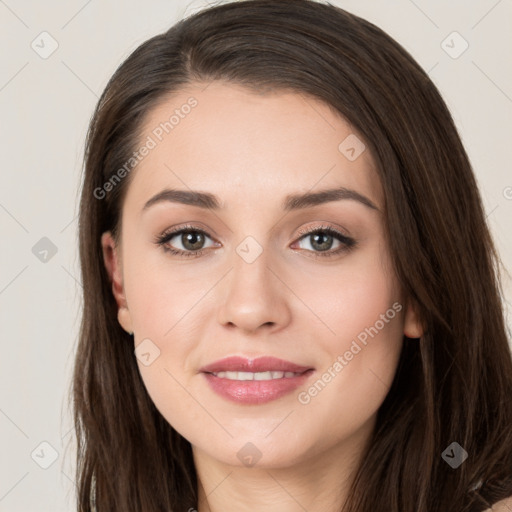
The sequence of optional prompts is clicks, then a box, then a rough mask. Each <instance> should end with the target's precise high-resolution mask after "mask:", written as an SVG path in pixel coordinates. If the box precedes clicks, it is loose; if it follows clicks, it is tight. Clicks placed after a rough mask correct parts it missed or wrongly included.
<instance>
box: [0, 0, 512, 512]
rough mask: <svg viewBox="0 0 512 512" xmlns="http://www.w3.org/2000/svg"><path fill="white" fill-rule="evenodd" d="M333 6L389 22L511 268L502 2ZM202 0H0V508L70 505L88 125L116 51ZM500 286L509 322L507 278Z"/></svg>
mask: <svg viewBox="0 0 512 512" xmlns="http://www.w3.org/2000/svg"><path fill="white" fill-rule="evenodd" d="M331 3H334V4H336V5H339V6H340V7H342V8H345V9H347V10H348V11H351V12H353V13H355V14H357V15H360V16H362V17H364V18H366V19H368V20H370V21H372V22H373V23H375V24H377V25H378V26H380V27H381V28H383V29H384V30H385V31H387V32H388V33H389V34H390V35H391V36H393V37H394V38H395V39H397V40H398V41H399V42H400V43H401V44H402V45H403V46H404V47H405V48H406V49H407V50H409V52H411V54H412V55H413V56H414V57H415V58H416V59H417V61H418V62H419V63H420V65H421V66H422V67H423V68H424V69H425V70H427V71H428V73H429V74H430V76H431V78H432V80H433V81H434V82H435V83H436V85H437V86H438V87H439V89H440V91H441V93H442V95H443V97H444V98H445V100H446V102H447V103H448V106H449V108H450V110H451V112H452V114H453V116H454V119H455V121H456V123H457V126H458V128H459V130H460V134H461V136H462V139H463V141H464V144H465V146H466V148H467V150H468V153H469V156H470V158H471V161H472V163H473V166H474V169H475V172H476V175H477V179H478V181H479V184H480V188H481V192H482V196H483V200H484V204H485V208H486V211H487V214H488V220H489V224H490V226H491V229H492V231H493V234H494V237H495V240H496V243H497V246H498V249H499V251H500V253H501V256H502V259H503V262H504V264H505V266H506V267H507V268H508V269H509V270H510V269H511V268H512V237H511V236H510V227H511V222H510V219H511V214H512V173H511V172H510V160H511V151H510V147H511V144H512V136H511V135H512V122H511V119H512V116H511V114H512V99H511V97H512V61H511V59H510V48H512V44H511V43H512V41H511V40H512V1H511V0H500V1H497V0H480V1H468V0H456V1H450V2H445V1H443V0H435V1H433V0H432V1H427V0H415V1H412V0H390V1H386V2H384V1H378V0H359V1H357V0H337V1H336V0H332V2H331ZM205 5H207V2H206V1H194V2H192V3H190V2H189V1H188V2H187V1H172V2H171V1H169V0H165V1H164V0H150V1H146V2H142V1H138V2H137V1H135V0H128V1H124V2H121V1H120V0H110V1H100V0H90V1H86V0H71V1H68V2H64V1H61V2H59V1H57V0H48V1H45V2H36V1H34V0H26V1H20V0H5V1H4V0H0V41H1V46H2V66H1V68H0V112H1V114H0V115H1V127H0V130H1V132H0V141H1V171H0V172H1V174H0V226H1V237H2V245H1V247H2V250H1V251H0V329H1V338H0V339H1V348H2V350H1V353H0V378H1V387H0V447H1V457H0V512H1V511H9V512H22V511H23V512H30V511H37V512H45V511H48V512H50V511H51V512H59V511H71V510H74V508H73V504H74V492H75V485H74V482H73V471H74V455H75V454H74V447H75V445H74V441H73V433H72V430H71V428H72V423H71V417H70V415H69V412H68V410H67V409H66V399H67V393H68V390H69V387H70V378H71V370H72V363H73V355H74V350H75V345H76V336H77V331H78V326H79V305H80V294H81V285H80V282H79V276H80V273H79V267H78V257H77V219H76V215H77V211H78V209H77V201H78V190H79V182H80V172H81V162H82V151H83V145H84V138H85V133H86V129H87V124H88V121H89V119H90V116H91V114H92V111H93V108H94V106H95V104H96V101H97V99H98V97H99V95H100V94H101V91H102V90H103V88H104V86H105V85H106V83H107V80H108V79H109V77H110V76H111V75H112V73H113V72H114V71H115V69H116V68H117V66H118V65H119V64H120V63H121V62H122V60H123V59H124V58H125V57H127V56H128V55H129V53H131V52H132V51H133V50H134V49H135V48H136V47H137V46H138V45H139V44H140V43H142V42H143V41H144V40H146V39H147V38H149V37H151V36H152V35H155V34H157V33H159V32H162V31H164V30H165V29H167V28H168V27H169V26H171V25H172V24H173V23H174V22H175V21H177V20H178V19H180V18H181V17H182V16H183V15H185V13H187V14H188V13H191V12H195V11H196V10H198V9H200V8H201V7H203V6H205ZM43 31H47V32H49V33H50V34H51V36H52V37H53V38H54V39H55V40H56V41H57V43H58V48H57V50H56V51H55V52H54V53H53V54H52V55H50V56H49V57H48V58H47V59H43V58H41V57H40V55H39V54H38V53H36V51H34V50H33V49H32V47H31V44H32V42H33V41H35V43H34V44H39V47H40V51H42V50H43V46H44V48H45V49H46V50H47V49H48V48H49V40H48V39H46V40H45V41H44V42H43V43H41V37H42V36H41V37H39V35H40V34H41V32H43ZM453 31H457V32H458V33H459V34H460V35H461V36H462V37H463V38H464V40H466V41H467V42H468V44H469V48H468V49H467V50H466V51H465V52H464V53H463V54H462V55H460V56H459V57H458V58H452V56H450V55H448V53H447V52H446V51H445V49H443V46H444V47H445V48H446V45H449V46H451V47H452V49H451V50H449V51H451V52H452V54H453V53H454V52H455V53H458V51H459V50H460V49H461V48H462V46H461V44H463V41H462V40H461V39H457V38H455V39H453V37H452V38H448V40H446V38H447V36H449V35H450V34H451V33H452V32H453ZM44 37H46V36H44ZM444 40H446V42H445V43H444V45H443V46H442V42H443V41H444ZM452 41H453V42H452ZM446 49H448V48H446ZM43 237H47V238H48V239H50V240H51V242H52V243H53V244H54V245H55V246H56V248H57V252H56V254H55V255H53V256H51V253H48V255H46V258H47V261H46V262H44V261H41V260H40V258H44V253H40V252H39V256H38V257H37V253H38V250H35V252H36V254H34V253H33V250H32V249H33V247H34V246H35V245H36V244H37V243H38V242H39V241H40V239H41V238H43ZM40 243H44V242H40ZM38 247H39V246H36V249H37V248H38ZM504 287H505V292H506V298H507V301H506V303H507V308H508V311H509V322H508V323H509V325H510V309H511V308H510V299H511V297H512V286H511V280H510V278H506V279H505V281H504ZM43 442H46V443H49V445H51V447H50V446H49V445H46V444H43V445H41V443H43ZM52 456H53V457H56V459H55V461H54V462H53V463H52V464H51V465H50V466H49V467H48V468H47V469H43V467H41V466H45V465H48V464H50V463H51V462H52Z"/></svg>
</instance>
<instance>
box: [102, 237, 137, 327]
mask: <svg viewBox="0 0 512 512" xmlns="http://www.w3.org/2000/svg"><path fill="white" fill-rule="evenodd" d="M101 247H102V250H103V261H104V264H105V268H106V269H107V274H108V276H109V280H110V282H111V283H112V294H113V295H114V298H115V300H116V303H117V307H118V311H117V319H118V321H119V323H120V324H121V327H122V328H123V329H124V330H125V331H126V332H128V333H129V334H133V329H132V321H131V316H130V312H129V310H128V305H127V303H126V296H125V292H124V284H123V274H122V267H121V259H120V254H119V251H118V248H117V244H116V242H115V240H114V238H113V236H112V233H111V232H110V231H106V232H105V233H103V234H102V235H101Z"/></svg>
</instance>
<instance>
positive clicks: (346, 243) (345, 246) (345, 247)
mask: <svg viewBox="0 0 512 512" xmlns="http://www.w3.org/2000/svg"><path fill="white" fill-rule="evenodd" d="M190 232H193V233H200V234H203V235H205V236H207V237H208V238H211V237H210V236H209V235H208V233H207V232H206V231H203V230H202V229H198V228H195V227H194V226H191V225H186V226H182V227H180V228H178V229H175V230H173V231H168V232H164V233H162V234H161V235H158V236H157V237H156V239H155V243H156V244H157V245H159V246H161V247H162V248H163V249H164V251H165V252H168V253H170V254H172V255H174V256H185V257H197V256H200V255H201V254H202V253H203V252H205V251H206V249H199V250H197V251H182V250H181V249H174V248H172V247H169V246H167V245H166V244H167V243H168V242H169V240H171V239H172V238H174V237H175V236H177V235H181V234H183V233H190ZM317 233H325V234H327V235H331V236H333V237H334V238H336V239H338V240H339V241H340V242H341V243H342V245H341V247H339V248H338V249H336V250H334V251H325V252H322V251H320V252H318V251H313V253H314V254H315V256H314V257H319V258H329V257H333V256H336V255H338V254H340V253H343V252H349V251H350V250H352V249H354V247H356V245H357V242H356V241H355V240H354V239H353V238H350V237H348V236H346V235H344V234H343V233H340V232H339V231H337V230H336V229H334V228H332V227H330V226H320V227H314V228H306V229H302V230H299V235H300V237H299V238H298V239H297V241H299V240H301V239H302V238H305V237H307V236H308V235H312V234H317ZM309 252H311V251H309Z"/></svg>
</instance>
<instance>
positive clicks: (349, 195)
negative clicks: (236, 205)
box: [142, 187, 379, 212]
mask: <svg viewBox="0 0 512 512" xmlns="http://www.w3.org/2000/svg"><path fill="white" fill-rule="evenodd" d="M343 199H348V200H353V201H358V202H359V203H361V204H363V205H364V206H366V207H368V208H370V209H372V210H377V211H379V209H378V208H377V206H376V205H375V204H374V203H373V202H372V201H371V200H370V199H368V198H367V197H366V196H364V195H362V194H360V193H359V192H356V191H355V190H352V189H348V188H345V187H338V188H331V189H325V190H321V191H319V192H305V193H300V194H290V195H287V196H286V197H285V198H284V200H283V203H282V208H283V210H285V211H287V212H289V211H294V210H301V209H304V208H309V207H312V206H318V205H320V204H324V203H329V202H331V201H340V200H343ZM162 202H171V203H179V204H186V205H191V206H197V207H199V208H205V209H211V210H215V211H218V210H221V209H223V208H224V206H223V205H222V204H221V202H220V201H219V198H218V197H217V196H215V195H213V194H210V193H209V192H199V191H194V190H177V189H164V190H162V191H161V192H159V193H158V194H156V195H154V196H153V197H152V198H151V199H149V200H148V201H147V202H146V204H145V205H144V207H143V208H142V212H144V211H146V210H147V209H148V208H150V207H151V206H153V205H155V204H158V203H162Z"/></svg>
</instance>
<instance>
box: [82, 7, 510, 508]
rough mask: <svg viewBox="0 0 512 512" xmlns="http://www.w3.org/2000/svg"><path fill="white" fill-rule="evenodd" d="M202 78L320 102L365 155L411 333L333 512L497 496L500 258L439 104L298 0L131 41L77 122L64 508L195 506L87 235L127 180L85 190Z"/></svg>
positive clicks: (389, 44) (419, 75) (404, 71)
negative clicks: (79, 284) (79, 156)
mask: <svg viewBox="0 0 512 512" xmlns="http://www.w3.org/2000/svg"><path fill="white" fill-rule="evenodd" d="M212 80H224V81H227V82H230V83H233V84H239V85H243V86H246V87H247V88H249V89H251V90H253V91H259V92H260V93H261V91H264V90H270V89H274V90H289V91H294V92H297V93H300V94H303V95H311V96H312V97H315V98H317V99H320V100H322V101H324V102H325V103H326V104H328V105H330V106H331V107H332V108H333V109H334V110H335V111H337V112H338V113H339V114H341V115H342V116H343V117H344V118H345V119H347V120H348V121H349V122H350V123H351V124H352V125H353V126H354V127H355V128H356V129H357V130H358V132H359V133H360V134H362V136H363V137H364V140H365V143H366V144H367V146H368V148H369V149H370V151H371V152H372V154H373V156H374V158H375V161H376V162H377V164H378V172H379V174H380V179H381V182H382V186H383V189H384V194H385V201H386V210H385V219H386V230H387V236H388V240H389V244H390V251H391V254H392V261H393V264H394V267H395V269H396V273H397V275H398V278H399V280H400V283H401V286H402V287H403V290H404V291H405V292H406V295H407V296H408V297H410V298H411V300H414V301H415V303H416V304H417V307H418V312H419V315H420V317H421V318H422V320H423V321H424V325H425V327H426V332H425V334H424V336H422V337H421V339H419V340H418V339H414V340H413V339H409V338H406V337H404V345H403V351H402V354H401V358H400V361H399V366H398V369H397V372H396V375H395V379H394V381H393V384H392V387H391V389H390V391H389V394H388V395H387V397H386V399H385V401H384V403H383V404H382V406H381V407H380V409H379V411H378V417H377V424H376V428H375V432H374V435H373V437H372V439H371V443H370V444H369V447H368V450H367V453H365V455H364V456H363V457H362V463H361V466H360V467H359V468H358V471H357V473H356V475H355V479H354V482H353V485H352V487H351V490H350V493H349V496H348V499H347V502H346V504H345V507H344V508H343V512H375V511H386V512H446V511H447V510H453V511H456V512H480V511H482V510H484V509H486V508H488V507H489V506H490V505H492V504H494V503H495V502H497V501H499V500H501V499H503V498H505V497H508V496H510V495H512V357H511V352H510V347H509V345H508V340H507V335H506V330H505V321H504V312H503V306H502V296H503V292H502V288H501V284H500V270H501V267H500V265H501V264H500V260H499V257H498V255H497V252H496V249H495V246H494V245H493V241H492V238H491V236H490V232H489V229H488V226H487V225H486V220H485V214H484V210H483V207H482V202H481V199H480V195H479V192H478V189H477V184H476V182H475V178H474V175H473V171H472V167H471V164H470V162H469V159H468V156H467V153H466V151H465V149H464V147H463V145H462V143H461V140H460V137H459V135H458V133H457V130H456V127H455V125H454V122H453V120H452V117H451V115H450V113H449V111H448V108H447V106H446V104H445V103H444V101H443V100H442V98H441V96H440V94H439V92H438V90H437V89H436V87H435V86H434V84H433V83H432V81H431V80H430V79H429V77H428V75H427V74H426V73H425V72H424V71H423V69H422V68H421V67H420V66H419V65H418V64H417V63H416V62H415V60H414V59H413V58H412V57H411V56H410V55H409V54H408V53H407V52H406V51H405V50H404V48H402V46H400V45H399V44H398V43H397V42H396V41H394V40H393V39H392V38H391V37H389V36H388V35H387V34H386V33H385V32H383V31H382V30H381V29H379V28H378V27H376V26H375V25H373V24H371V23H369V22H368V21H366V20H364V19H361V18H359V17H357V16H354V15H353V14H350V13H348V12H346V11H344V10H342V9H340V8H338V7H335V6H333V5H330V4H323V3H317V2H314V1H312V0H288V1H275V0H245V1H237V2H232V3H227V4H221V5H218V6H215V7H213V8H209V9H207V10H204V11H201V12H199V13H197V14H195V15H193V16H190V17H188V18H185V19H183V20H181V21H179V22H178V23H177V24H175V25H174V26H172V27H171V28H170V29H169V30H168V31H167V32H165V33H163V34H161V35H158V36H156V37H153V38H151V39H149V40H148V41H146V42H144V43H143V44H142V45H140V46H139V47H138V48H137V49H136V50H135V51H134V52H133V53H132V54H131V55H130V56H129V57H128V58H127V59H126V60H125V61H124V62H123V63H122V65H121V66H120V67H119V68H118V69H117V71H116V72H115V74H114V75H113V77H112V78H111V79H110V81H109V83H108V84H107V86H106V88H105V91H104V92H103V94H102V96H101V98H100V100H99V102H98V105H97V107H96V110H95V112H94V115H93V117H92V120H91V123H90V127H89V132H88V136H87V141H86V152H85V173H84V180H83V189H82V195H81V202H80V217H79V218H80V221H79V245H80V261H81V270H82V280H83V289H84V295H83V317H82V324H81V330H80V338H79V343H78V348H77V352H76V361H75V369H74V380H73V392H72V398H73V400H74V403H73V406H74V420H75V428H76V438H77V446H78V451H77V485H78V497H77V501H78V510H79V511H89V510H91V506H90V496H91V494H93V495H95V499H96V506H97V508H98V512H109V511H120V510H122V511H143V512H157V511H159V512H161V511H163V510H165V511H181V510H184V511H185V510H188V509H190V508H197V496H198V494H197V485H198V482H197V476H196V473H195V468H194V463H193V459H192V451H191V446H190V443H189V442H188V441H187V440H186V439H184V438H183V437H182V436H181V435H180V434H178V433H177V432H176V431H175V430H174V429H173V428H172V426H171V425H169V424H168V423H167V421H166V420H165V419H164V418H163V417H162V415H161V414H160V413H159V412H158V410H157V409H156V407H155V406H154V404H153V402H152V401H151V399H150V397H149V395H148V393H147V392H146V389H145V387H144V384H143V381H142V379H141V377H140V374H139V372H138V368H137V364H136V359H135V356H134V347H133V338H131V337H130V336H129V335H128V334H127V333H126V332H125V331H124V330H123V329H122V328H121V327H120V325H119V324H118V321H117V305H116V302H115V300H114V297H113V295H112V291H111V284H110V282H109V277H108V274H107V272H106V270H105V267H104V263H103V256H102V249H101V244H100V238H101V234H102V233H103V232H104V231H107V230H111V231H112V232H113V233H114V235H118V234H119V232H120V229H119V228H120V225H119V222H120V212H121V208H122V204H123V197H124V194H125V193H126V189H127V187H128V186H129V183H130V176H131V175H128V176H127V177H126V178H124V179H123V180H121V181H120V182H119V183H118V184H116V186H115V187H113V189H112V190H110V191H109V192H108V193H106V194H103V193H102V194H103V195H104V197H100V194H99V192H98V191H99V190H100V189H102V187H103V186H104V184H105V183H106V182H108V181H109V180H110V179H112V177H113V176H114V174H116V172H118V170H119V169H120V168H121V167H122V166H123V165H125V163H126V162H127V161H128V160H129V158H130V156H131V155H132V153H133V151H134V149H135V148H136V147H137V145H138V143H139V142H140V141H139V137H140V131H141V126H142V123H143V120H144V119H145V116H147V114H148V112H149V111H150V110H151V109H152V107H154V106H155V105H156V104H157V103H158V102H159V101H161V100H162V99H163V98H164V97H165V96H166V95H168V94H169V93H173V92H176V91H179V90H180V89H181V88H183V87H184V86H186V85H187V84H189V83H196V82H204V83H208V82H210V81H212ZM118 176H119V175H118ZM103 190H104V189H103ZM452 442H457V443H458V444H459V445H460V446H461V447H463V448H464V450H465V451H466V452H467V454H468V458H467V460H465V461H464V462H463V464H462V465H460V467H458V468H457V469H453V468H452V467H451V466H450V465H449V464H448V463H447V462H445V460H444V459H443V456H442V455H443V452H444V451H445V449H446V448H447V447H449V446H450V444H451V443H452ZM94 482H95V488H96V489H95V493H92V489H91V486H92V484H93V483H94Z"/></svg>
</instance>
